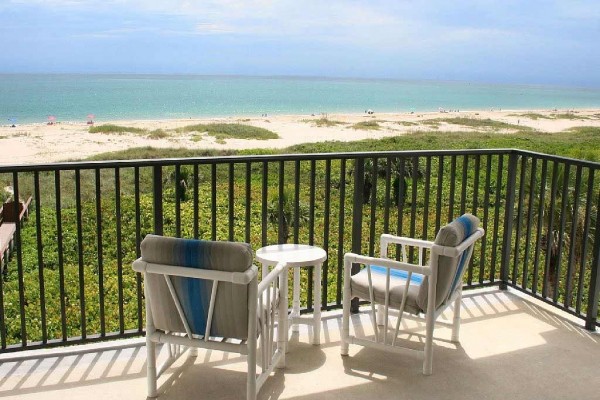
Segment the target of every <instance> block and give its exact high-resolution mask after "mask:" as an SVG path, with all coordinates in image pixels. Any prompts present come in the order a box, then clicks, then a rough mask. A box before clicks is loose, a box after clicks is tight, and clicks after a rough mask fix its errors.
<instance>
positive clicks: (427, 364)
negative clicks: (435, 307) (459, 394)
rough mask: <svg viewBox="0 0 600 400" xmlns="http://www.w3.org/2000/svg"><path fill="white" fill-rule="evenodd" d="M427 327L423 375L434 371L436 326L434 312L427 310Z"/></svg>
mask: <svg viewBox="0 0 600 400" xmlns="http://www.w3.org/2000/svg"><path fill="white" fill-rule="evenodd" d="M425 318H426V324H427V326H426V328H425V332H426V333H425V360H424V361H423V375H431V373H432V372H433V328H434V326H435V318H434V312H433V311H429V312H427V314H426V316H425Z"/></svg>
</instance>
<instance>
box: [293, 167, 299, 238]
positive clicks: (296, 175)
mask: <svg viewBox="0 0 600 400" xmlns="http://www.w3.org/2000/svg"><path fill="white" fill-rule="evenodd" d="M294 185H295V187H294V243H296V244H297V243H298V235H299V234H300V160H296V162H295V163H294Z"/></svg>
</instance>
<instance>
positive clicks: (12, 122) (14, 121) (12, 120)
mask: <svg viewBox="0 0 600 400" xmlns="http://www.w3.org/2000/svg"><path fill="white" fill-rule="evenodd" d="M8 122H10V123H11V124H12V125H13V126H14V125H15V124H16V123H17V118H15V117H10V118H9V119H8Z"/></svg>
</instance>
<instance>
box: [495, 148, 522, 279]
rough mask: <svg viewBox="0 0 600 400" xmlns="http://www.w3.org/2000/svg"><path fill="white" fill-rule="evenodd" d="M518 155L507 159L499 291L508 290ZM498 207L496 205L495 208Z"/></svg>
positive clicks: (512, 153)
mask: <svg viewBox="0 0 600 400" xmlns="http://www.w3.org/2000/svg"><path fill="white" fill-rule="evenodd" d="M518 162H519V155H518V154H517V152H516V151H514V150H513V151H511V153H510V155H509V158H508V180H507V182H506V202H505V213H504V237H503V239H502V259H501V261H500V289H501V290H506V289H507V288H508V271H509V269H510V268H509V264H510V259H511V257H510V254H511V238H512V229H513V219H514V212H515V189H516V185H517V164H518ZM497 206H498V205H496V207H497Z"/></svg>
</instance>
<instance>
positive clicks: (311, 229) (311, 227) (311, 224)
mask: <svg viewBox="0 0 600 400" xmlns="http://www.w3.org/2000/svg"><path fill="white" fill-rule="evenodd" d="M316 169H317V162H316V161H315V159H312V160H310V183H309V185H310V188H309V199H308V207H309V210H310V211H309V219H308V244H309V245H311V246H312V245H313V244H315V195H316V175H317V171H316ZM313 289H314V288H313V268H309V269H308V288H307V290H306V292H307V298H306V299H307V302H306V307H307V308H308V309H309V310H311V309H312V308H313V303H312V301H313V300H312V299H313Z"/></svg>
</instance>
